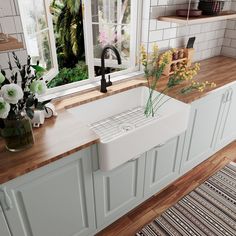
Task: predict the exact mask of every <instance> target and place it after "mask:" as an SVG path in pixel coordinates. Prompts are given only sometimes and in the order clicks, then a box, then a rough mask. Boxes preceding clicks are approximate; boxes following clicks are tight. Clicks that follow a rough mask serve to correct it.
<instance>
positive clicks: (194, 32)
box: [189, 25, 201, 34]
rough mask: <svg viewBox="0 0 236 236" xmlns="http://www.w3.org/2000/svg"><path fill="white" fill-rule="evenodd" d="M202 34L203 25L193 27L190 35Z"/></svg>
mask: <svg viewBox="0 0 236 236" xmlns="http://www.w3.org/2000/svg"><path fill="white" fill-rule="evenodd" d="M200 32H201V25H191V27H190V32H189V33H190V34H199V33H200Z"/></svg>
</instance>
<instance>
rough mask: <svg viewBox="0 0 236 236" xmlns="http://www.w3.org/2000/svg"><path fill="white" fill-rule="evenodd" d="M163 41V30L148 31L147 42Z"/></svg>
mask: <svg viewBox="0 0 236 236" xmlns="http://www.w3.org/2000/svg"><path fill="white" fill-rule="evenodd" d="M162 39H163V30H156V31H150V33H149V42H156V41H159V40H162Z"/></svg>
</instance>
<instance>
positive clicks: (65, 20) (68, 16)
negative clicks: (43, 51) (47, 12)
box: [51, 0, 85, 68]
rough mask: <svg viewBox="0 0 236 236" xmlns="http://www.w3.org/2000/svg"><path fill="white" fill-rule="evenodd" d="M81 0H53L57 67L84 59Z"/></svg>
mask: <svg viewBox="0 0 236 236" xmlns="http://www.w3.org/2000/svg"><path fill="white" fill-rule="evenodd" d="M82 11H83V8H82V2H81V0H54V1H53V2H52V4H51V12H52V14H53V15H54V30H55V32H56V34H55V35H56V44H57V55H58V63H59V68H64V67H67V68H68V67H70V68H73V67H74V66H75V65H76V64H77V63H78V61H81V60H83V61H84V60H85V48H84V33H83V15H82Z"/></svg>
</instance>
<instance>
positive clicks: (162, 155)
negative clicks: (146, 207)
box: [144, 135, 184, 197]
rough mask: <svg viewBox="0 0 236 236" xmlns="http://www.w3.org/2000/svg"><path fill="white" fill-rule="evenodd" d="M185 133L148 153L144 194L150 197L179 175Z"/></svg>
mask: <svg viewBox="0 0 236 236" xmlns="http://www.w3.org/2000/svg"><path fill="white" fill-rule="evenodd" d="M183 140H184V135H180V136H178V137H175V138H173V139H171V140H169V141H168V142H167V143H165V144H163V145H159V146H157V147H155V148H153V149H151V150H150V151H148V152H147V153H146V168H145V184H144V196H145V197H150V196H152V195H153V194H155V193H157V192H159V191H160V190H162V189H163V188H164V187H166V186H167V185H168V184H170V183H171V182H173V181H174V180H176V179H177V178H178V177H179V169H180V162H181V155H182V150H183Z"/></svg>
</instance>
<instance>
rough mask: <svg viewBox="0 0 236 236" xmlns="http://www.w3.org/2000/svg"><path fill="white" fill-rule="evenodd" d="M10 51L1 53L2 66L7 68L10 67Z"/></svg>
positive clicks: (0, 66)
mask: <svg viewBox="0 0 236 236" xmlns="http://www.w3.org/2000/svg"><path fill="white" fill-rule="evenodd" d="M8 61H9V58H8V53H1V54H0V68H1V69H5V68H8Z"/></svg>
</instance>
